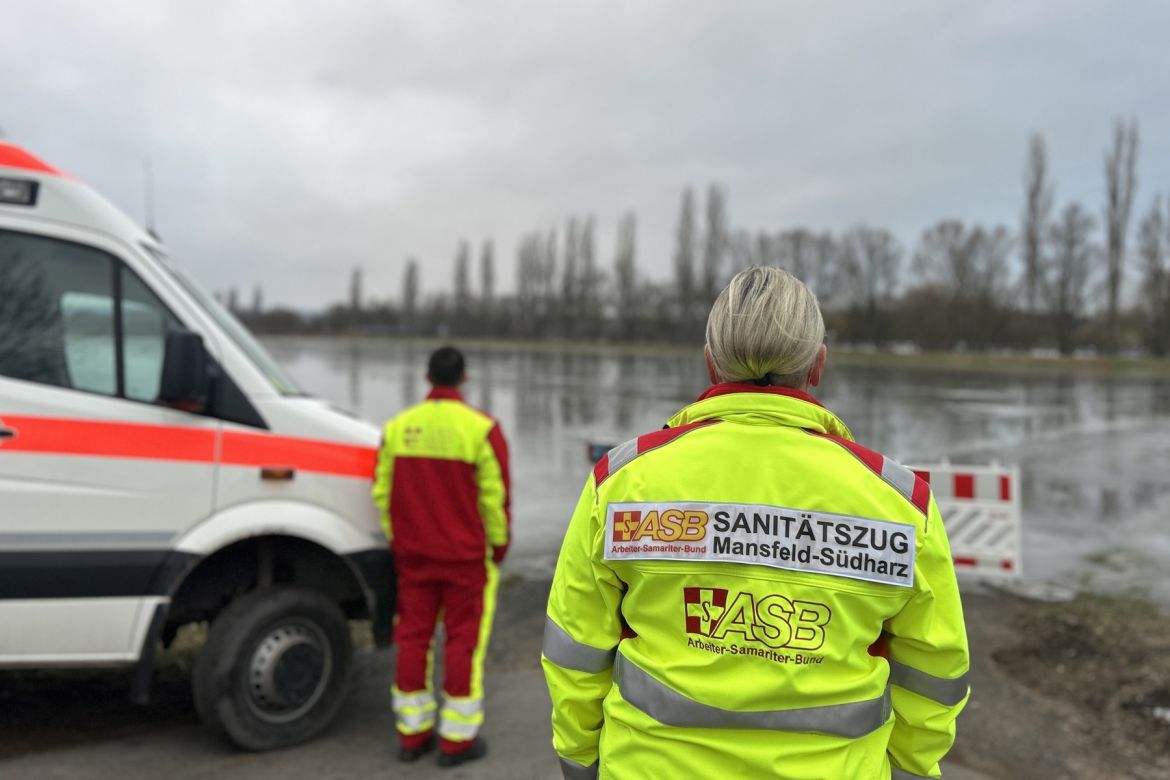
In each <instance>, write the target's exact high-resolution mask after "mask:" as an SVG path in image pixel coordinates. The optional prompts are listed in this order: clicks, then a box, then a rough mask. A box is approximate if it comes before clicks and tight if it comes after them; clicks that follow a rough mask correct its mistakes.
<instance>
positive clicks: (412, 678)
mask: <svg viewBox="0 0 1170 780" xmlns="http://www.w3.org/2000/svg"><path fill="white" fill-rule="evenodd" d="M395 563H396V567H397V571H398V608H397V623H396V624H395V627H394V642H395V644H396V645H397V646H398V661H397V668H396V669H395V679H394V683H395V686H394V687H395V688H396V689H397V691H396V695H401V696H402V697H403V698H404V699H410V698H411V695H412V694H413V695H414V697H415V698H417V697H418V696H419V695H424V694H425V692H429V690H430V680H428V679H427V675H428V669H429V667H430V662H429V656H430V649H431V641H432V639H433V636H434V633H435V627H436V626H437V625H438V622H439V621H440V619H441V620H442V623H443V629H444V633H445V635H446V641H445V643H444V645H443V668H444V674H443V694H444V703H443V706H442V708H441V709H440V710H439V715H440V722H439V736H440V738H441V747H442V748H443V749H444V750H447V751H448V752H458V750H459V749H460V748H465V747H467V746H469V745H470V744H471V741H472V740H474V738H475V735H476V733H477V732H478V726H479V724H480V723H482V720H483V712H482V709H483V655H484V652H485V651H486V649H487V648H486V644H487V639H488V635H489V633H490V630H491V619H492V616H493V613H494V611H495V610H494V607H495V585H496V577H495V566H494V565H493V564H491V563H486V562H482V561H481V562H476V563H472V564H448V563H438V562H433V561H427V562H421V561H411V560H401V559H397V560H396V562H395ZM414 703H415V704H417V703H418V702H417V701H415V702H414ZM425 723H426V721H417V720H415V721H413V722H412V724H411V725H413V726H415V728H403V718H402V717H401V715H400V717H399V729H398V730H399V737H400V739H401V741H402V745H403V746H404V747H408V748H412V747H418V746H419V745H421V744H422V743H423V742H425V741H426V740H427V739H430V736H431V731H429V730H423V731H419V728H418V727H420V726H422V727H425ZM410 732H413V733H410Z"/></svg>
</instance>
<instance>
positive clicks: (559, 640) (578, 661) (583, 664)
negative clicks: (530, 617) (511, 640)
mask: <svg viewBox="0 0 1170 780" xmlns="http://www.w3.org/2000/svg"><path fill="white" fill-rule="evenodd" d="M540 651H541V653H542V654H543V655H544V657H545V658H547V659H548V660H550V661H552V662H553V663H554V664H556V665H557V666H559V667H561V668H562V669H574V670H576V671H578V672H587V673H589V674H596V673H597V672H603V671H605V670H606V669H609V668H610V667H611V666H613V657H614V653H615V651H614V650H602V649H600V648H597V647H593V646H591V645H587V644H584V643H583V642H578V641H577V640H576V639H573V637H571V636H569V633H568V632H567V631H565V629H563V628H561V627H560V626H558V625H557V624H556V623H555V622H554V621H553V619H552V618H550V617H548V616H547V615H546V616H545V618H544V645H543V646H542V647H541V649H540Z"/></svg>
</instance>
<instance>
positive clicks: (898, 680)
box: [890, 658, 967, 707]
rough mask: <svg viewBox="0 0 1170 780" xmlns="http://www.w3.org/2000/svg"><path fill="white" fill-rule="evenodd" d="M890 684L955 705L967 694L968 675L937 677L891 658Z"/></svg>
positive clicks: (951, 705)
mask: <svg viewBox="0 0 1170 780" xmlns="http://www.w3.org/2000/svg"><path fill="white" fill-rule="evenodd" d="M890 684H891V685H897V686H898V687H899V688H905V689H906V690H908V691H913V692H914V693H917V694H918V695H919V696H925V697H926V698H928V699H933V700H934V701H937V702H938V703H939V704H945V705H946V706H948V707H953V706H955V705H956V704H958V703H959V702H961V701H962V700H963V697H964V696H966V695H967V675H965V674H964V675H962V676H960V677H956V678H955V679H953V680H952V679H949V678H947V677H935V676H934V675H933V674H927V673H926V672H923V671H921V670H919V669H915V668H914V667H913V666H907V665H906V664H904V663H899V662H898V661H895V660H893V659H892V658H891V659H890Z"/></svg>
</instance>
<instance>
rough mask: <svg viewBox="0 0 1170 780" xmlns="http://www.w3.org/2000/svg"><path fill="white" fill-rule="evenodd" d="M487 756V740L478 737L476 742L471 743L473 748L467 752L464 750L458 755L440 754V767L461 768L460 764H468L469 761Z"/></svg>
mask: <svg viewBox="0 0 1170 780" xmlns="http://www.w3.org/2000/svg"><path fill="white" fill-rule="evenodd" d="M486 755H487V740H485V739H484V738H483V737H476V738H475V741H474V742H472V743H471V747H469V748H467V750H462V751H460V752H458V753H439V766H441V767H453V766H459V765H460V764H466V763H467V762H468V761H474V760H476V759H477V758H483V757H484V756H486Z"/></svg>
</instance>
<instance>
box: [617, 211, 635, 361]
mask: <svg viewBox="0 0 1170 780" xmlns="http://www.w3.org/2000/svg"><path fill="white" fill-rule="evenodd" d="M637 239H638V222H637V217H635V216H634V215H633V213H630V214H626V215H625V216H623V217H622V219H621V222H619V223H618V236H617V251H616V252H615V254H614V261H613V265H614V281H615V283H616V285H617V307H618V310H617V320H618V326H619V328H620V335H621V336H622V337H623V338H637V337H638V335H639V334H638V332H637V331H638V317H637V312H636V311H635V309H636V306H637V296H638V289H637V288H638V274H637V269H636V267H635V261H636V256H637Z"/></svg>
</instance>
